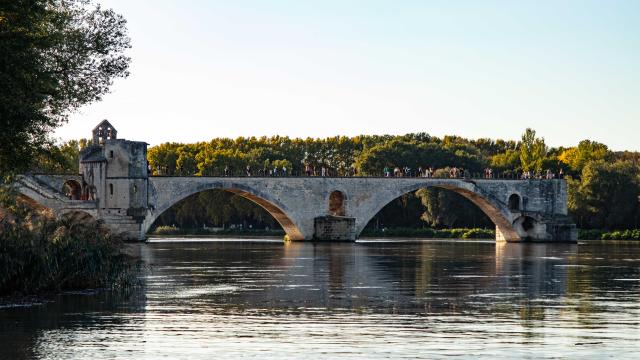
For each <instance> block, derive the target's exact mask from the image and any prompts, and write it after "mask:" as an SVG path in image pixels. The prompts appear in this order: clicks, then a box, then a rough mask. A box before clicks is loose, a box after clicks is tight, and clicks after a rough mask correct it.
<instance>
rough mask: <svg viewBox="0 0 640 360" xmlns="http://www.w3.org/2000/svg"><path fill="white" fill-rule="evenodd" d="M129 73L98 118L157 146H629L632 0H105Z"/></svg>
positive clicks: (633, 117) (75, 130)
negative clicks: (125, 39)
mask: <svg viewBox="0 0 640 360" xmlns="http://www.w3.org/2000/svg"><path fill="white" fill-rule="evenodd" d="M100 3H101V4H103V6H104V7H109V8H113V9H114V10H116V11H117V12H118V13H120V14H122V15H124V17H125V18H126V19H127V20H128V28H129V33H130V36H131V40H132V45H133V48H132V49H131V50H130V52H129V54H130V56H131V58H132V62H131V68H130V70H131V76H130V77H129V78H127V79H123V80H118V81H116V83H115V84H114V86H113V88H112V93H111V94H108V95H106V96H105V97H104V99H103V101H102V102H99V103H95V104H92V105H89V106H87V107H85V108H83V109H82V110H81V111H80V112H78V113H76V114H74V115H73V116H72V118H71V121H70V122H69V123H68V124H67V125H65V126H63V127H62V128H60V129H59V130H58V131H57V133H56V136H57V137H59V138H61V139H63V140H68V139H72V138H80V137H89V135H90V131H91V129H92V128H93V126H94V125H96V124H97V123H98V122H99V121H100V120H101V119H109V120H110V121H111V123H112V124H113V125H114V126H115V127H116V129H117V130H118V132H119V133H118V135H119V136H120V137H122V138H127V139H131V140H141V141H147V142H148V143H150V144H153V145H155V144H158V143H162V142H167V141H177V142H195V141H202V140H209V139H211V138H213V137H222V136H225V137H237V136H254V135H255V136H261V135H276V134H277V135H289V136H299V137H307V136H310V137H326V136H333V135H357V134H404V133H408V132H427V133H430V134H432V135H436V136H442V135H446V134H453V135H460V136H464V137H469V138H479V137H489V138H504V139H517V138H519V137H520V134H521V133H522V132H523V130H524V129H525V128H526V127H532V128H534V129H535V130H537V132H538V134H539V135H541V136H544V137H545V139H546V140H547V143H548V144H549V145H552V146H558V145H566V146H570V145H575V144H576V143H577V142H578V141H580V140H582V139H592V140H597V141H600V142H603V143H605V144H607V145H609V146H610V147H611V148H613V149H614V150H624V149H628V150H640V141H639V140H638V139H639V137H640V1H613V0H608V1H586V0H581V1H558V0H555V1H530V2H528V3H525V1H475V0H474V1H445V0H443V1H408V0H403V1H397V0H389V1H374V0H366V1H350V0H337V1H333V0H319V1H302V0H291V1H267V0H260V1H250V0H233V1H230V0H221V1H205V0H201V1H197V0H188V1H178V0H174V1H159V0H153V1H151V0H149V1H142V0H135V1H131V0H101V1H100Z"/></svg>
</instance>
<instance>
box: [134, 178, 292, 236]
mask: <svg viewBox="0 0 640 360" xmlns="http://www.w3.org/2000/svg"><path fill="white" fill-rule="evenodd" d="M160 179H162V178H160ZM166 179H170V178H164V179H163V180H166ZM176 179H177V181H175V182H173V183H170V184H158V185H165V186H158V188H157V189H153V190H154V192H155V194H150V195H151V196H152V197H155V198H156V205H155V208H152V209H151V210H150V211H149V213H148V214H147V217H146V219H145V221H144V223H143V229H144V232H145V233H147V232H148V231H149V230H150V229H151V226H152V225H153V223H154V222H155V221H156V219H157V218H158V217H159V216H160V215H162V213H164V212H165V211H167V210H168V209H169V208H171V207H172V206H174V205H175V204H177V203H178V202H180V201H182V200H184V199H186V198H187V197H189V196H191V195H194V194H197V193H200V192H203V191H208V190H223V191H227V192H230V193H233V194H236V195H238V196H241V197H243V198H245V199H247V200H249V201H251V202H253V203H255V204H257V205H258V206H260V207H262V208H263V209H264V210H266V211H267V212H268V213H269V214H270V215H271V216H273V218H274V219H275V220H276V221H277V222H278V223H279V224H280V226H282V229H283V230H284V231H285V233H286V234H287V236H288V237H289V239H291V240H304V239H305V237H304V235H303V233H302V231H301V230H300V227H299V226H298V224H297V222H296V221H295V219H293V218H292V217H291V216H290V215H289V214H290V213H291V212H290V211H289V210H288V209H287V207H286V206H284V205H283V204H282V203H281V202H280V201H279V200H278V199H276V198H274V197H272V196H270V195H269V194H266V193H263V192H261V191H260V190H258V189H257V188H254V187H252V186H247V185H246V184H241V183H235V182H226V181H224V182H223V181H215V182H210V183H207V182H205V183H202V182H199V183H197V184H192V185H188V184H184V183H182V182H181V181H180V180H179V178H176ZM150 180H151V179H150ZM154 180H157V181H158V180H159V179H154ZM160 181H161V180H159V181H158V182H160ZM150 183H151V184H153V182H152V181H150ZM156 184H157V183H156ZM166 185H169V186H166ZM159 191H163V192H166V193H167V194H171V195H169V196H159V194H158V192H159Z"/></svg>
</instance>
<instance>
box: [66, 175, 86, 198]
mask: <svg viewBox="0 0 640 360" xmlns="http://www.w3.org/2000/svg"><path fill="white" fill-rule="evenodd" d="M62 193H63V194H64V195H65V196H66V197H68V198H69V199H70V200H80V198H81V196H82V185H80V183H79V182H78V181H76V180H73V179H71V180H67V181H65V182H64V184H62Z"/></svg>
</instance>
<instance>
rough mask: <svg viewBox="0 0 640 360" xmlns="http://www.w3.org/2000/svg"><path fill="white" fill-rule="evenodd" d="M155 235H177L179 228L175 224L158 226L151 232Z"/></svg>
mask: <svg viewBox="0 0 640 360" xmlns="http://www.w3.org/2000/svg"><path fill="white" fill-rule="evenodd" d="M153 233H154V234H156V235H179V234H180V229H178V228H177V227H175V226H168V225H165V226H158V227H157V228H156V230H155V231H154V232H153Z"/></svg>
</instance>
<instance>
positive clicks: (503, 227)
mask: <svg viewBox="0 0 640 360" xmlns="http://www.w3.org/2000/svg"><path fill="white" fill-rule="evenodd" d="M424 188H440V189H445V190H450V191H453V192H455V193H457V194H459V195H461V196H462V197H464V198H466V199H467V200H469V201H470V202H471V203H473V204H474V205H476V206H477V207H478V208H479V209H480V210H481V211H482V212H483V213H484V214H485V215H487V217H488V218H489V219H490V220H491V222H493V223H494V225H495V226H496V241H520V240H521V237H520V235H519V234H518V232H517V231H516V229H515V228H514V226H513V224H512V223H511V220H509V218H507V217H506V216H505V215H504V214H503V213H502V211H501V209H500V207H499V206H497V205H496V204H494V203H492V202H491V201H490V200H489V199H488V198H487V197H486V196H484V195H483V194H480V193H478V192H474V191H471V190H467V189H464V188H461V187H459V186H455V185H447V184H438V185H429V186H425V184H419V185H415V186H411V187H408V188H405V189H403V191H401V192H400V194H399V195H397V194H396V195H397V196H395V197H393V198H392V199H391V200H389V201H388V202H386V203H384V204H382V205H381V206H379V207H378V208H377V209H376V211H375V212H373V213H372V214H371V216H369V218H368V219H366V221H365V222H363V225H362V228H361V229H358V236H360V233H362V231H363V230H364V228H365V226H366V225H367V224H368V223H369V221H371V219H373V217H374V216H375V215H376V214H378V213H379V212H380V210H382V208H383V207H385V206H386V205H387V204H389V203H391V202H392V201H393V200H395V199H397V198H398V197H400V196H402V195H405V194H408V193H412V192H415V191H417V190H419V189H424Z"/></svg>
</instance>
